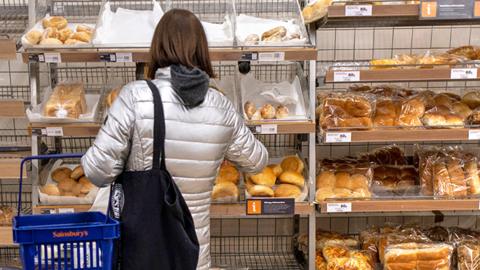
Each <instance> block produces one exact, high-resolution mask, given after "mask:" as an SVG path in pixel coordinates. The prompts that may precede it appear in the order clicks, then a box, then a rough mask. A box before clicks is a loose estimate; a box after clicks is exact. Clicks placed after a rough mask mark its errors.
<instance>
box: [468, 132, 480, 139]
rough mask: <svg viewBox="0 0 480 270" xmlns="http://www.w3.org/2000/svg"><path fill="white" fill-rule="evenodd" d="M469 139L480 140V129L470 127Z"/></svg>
mask: <svg viewBox="0 0 480 270" xmlns="http://www.w3.org/2000/svg"><path fill="white" fill-rule="evenodd" d="M468 139H469V140H480V129H469V130H468Z"/></svg>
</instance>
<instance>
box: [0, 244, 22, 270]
mask: <svg viewBox="0 0 480 270" xmlns="http://www.w3.org/2000/svg"><path fill="white" fill-rule="evenodd" d="M0 267H19V268H20V267H22V263H21V260H20V249H19V248H18V247H0Z"/></svg>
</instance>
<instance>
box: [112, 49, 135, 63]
mask: <svg viewBox="0 0 480 270" xmlns="http://www.w3.org/2000/svg"><path fill="white" fill-rule="evenodd" d="M115 56H116V62H118V63H131V62H133V54H132V53H131V52H129V53H116V54H115Z"/></svg>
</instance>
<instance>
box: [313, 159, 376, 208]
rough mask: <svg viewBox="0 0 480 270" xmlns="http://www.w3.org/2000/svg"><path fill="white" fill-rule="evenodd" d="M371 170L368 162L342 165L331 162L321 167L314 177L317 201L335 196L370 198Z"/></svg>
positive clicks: (334, 197)
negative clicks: (329, 164)
mask: <svg viewBox="0 0 480 270" xmlns="http://www.w3.org/2000/svg"><path fill="white" fill-rule="evenodd" d="M372 176H373V171H372V168H371V166H370V164H355V165H353V166H344V165H343V164H332V165H331V166H328V167H326V166H325V167H322V168H321V171H320V173H319V174H318V175H317V178H316V188H317V190H316V193H315V197H316V200H317V201H324V200H327V199H336V198H359V199H362V198H371V197H372V194H371V192H370V186H371V182H372Z"/></svg>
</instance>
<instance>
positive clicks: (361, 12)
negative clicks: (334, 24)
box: [345, 5, 372, 17]
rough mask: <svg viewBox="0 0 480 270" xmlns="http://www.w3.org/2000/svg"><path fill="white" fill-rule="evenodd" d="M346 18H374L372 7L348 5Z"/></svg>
mask: <svg viewBox="0 0 480 270" xmlns="http://www.w3.org/2000/svg"><path fill="white" fill-rule="evenodd" d="M345 16H346V17H368V16H372V5H346V6H345Z"/></svg>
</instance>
